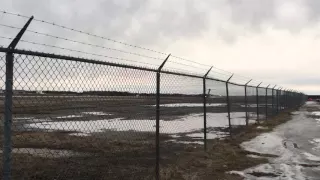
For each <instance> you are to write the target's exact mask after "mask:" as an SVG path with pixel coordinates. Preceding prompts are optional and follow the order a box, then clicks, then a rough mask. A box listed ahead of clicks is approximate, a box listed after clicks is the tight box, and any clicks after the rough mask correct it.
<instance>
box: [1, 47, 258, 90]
mask: <svg viewBox="0 0 320 180" xmlns="http://www.w3.org/2000/svg"><path fill="white" fill-rule="evenodd" d="M0 52H3V53H8V52H10V53H15V54H22V55H31V56H39V57H45V58H54V59H62V60H69V61H76V62H83V63H91V64H100V65H107V66H115V67H121V68H128V69H136V70H143V71H149V72H158V70H157V69H152V68H147V67H140V66H135V65H127V64H120V63H113V62H107V61H99V60H94V59H87V58H81V57H72V56H66V55H58V54H52V53H44V52H38V51H30V50H22V49H9V48H5V47H0ZM161 73H164V74H171V75H179V76H186V77H192V78H199V79H203V76H201V75H193V74H187V73H181V72H173V71H168V70H164V71H161ZM206 79H208V80H213V81H218V82H224V83H226V82H227V81H225V80H221V79H216V78H212V77H206ZM228 83H229V84H232V85H236V86H243V87H245V84H238V83H234V82H228ZM247 87H252V88H256V86H252V85H247ZM259 88H264V87H259Z"/></svg>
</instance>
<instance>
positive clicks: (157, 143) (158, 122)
mask: <svg viewBox="0 0 320 180" xmlns="http://www.w3.org/2000/svg"><path fill="white" fill-rule="evenodd" d="M169 57H170V54H169V55H168V56H167V58H166V59H165V60H164V61H163V63H162V64H161V65H160V66H159V68H158V71H157V93H156V169H155V170H156V180H159V179H160V73H161V69H162V68H163V66H164V64H165V63H166V62H167V60H168V59H169Z"/></svg>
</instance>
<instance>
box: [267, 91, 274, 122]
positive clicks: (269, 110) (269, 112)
mask: <svg viewBox="0 0 320 180" xmlns="http://www.w3.org/2000/svg"><path fill="white" fill-rule="evenodd" d="M272 98H273V97H272V89H270V88H268V89H267V96H266V101H267V103H266V105H267V107H266V113H267V117H268V118H270V117H272V113H273V111H272V106H273V104H272V103H273V102H272Z"/></svg>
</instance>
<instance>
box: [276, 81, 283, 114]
mask: <svg viewBox="0 0 320 180" xmlns="http://www.w3.org/2000/svg"><path fill="white" fill-rule="evenodd" d="M281 89H282V87H280V88H278V89H277V114H279V112H280V111H281V109H279V107H280V108H281V105H280V97H281ZM279 94H280V95H279ZM279 105H280V106H279Z"/></svg>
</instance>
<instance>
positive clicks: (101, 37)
mask: <svg viewBox="0 0 320 180" xmlns="http://www.w3.org/2000/svg"><path fill="white" fill-rule="evenodd" d="M0 12H2V13H4V14H10V15H14V16H18V17H23V18H30V17H28V16H25V15H21V14H17V13H12V12H7V11H3V10H0ZM33 20H34V21H37V22H42V23H46V24H50V25H53V26H57V27H60V28H63V29H67V30H70V31H74V32H78V33H81V34H85V35H88V36H93V37H96V38H100V39H104V40H107V41H111V42H114V43H119V44H122V45H125V46H129V47H134V48H138V49H143V50H147V51H151V52H155V53H158V54H162V55H168V54H167V53H163V52H160V51H156V50H153V49H149V48H144V47H141V46H137V45H132V44H128V43H124V42H121V41H117V40H113V39H110V38H106V37H103V36H99V35H95V34H91V33H88V32H84V31H81V30H77V29H74V28H69V27H66V26H63V25H59V24H56V23H54V22H49V21H45V20H40V19H37V18H34V19H33ZM171 56H172V57H174V58H177V59H180V60H183V61H188V62H191V63H194V64H198V65H202V66H206V67H211V66H210V65H207V64H202V63H198V62H195V61H192V60H188V59H185V58H181V57H178V56H175V55H171ZM161 60H163V59H161ZM213 68H214V69H217V70H220V71H224V72H227V73H230V74H233V73H232V72H229V71H226V70H223V69H220V68H217V67H213ZM248 79H249V78H248Z"/></svg>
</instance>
